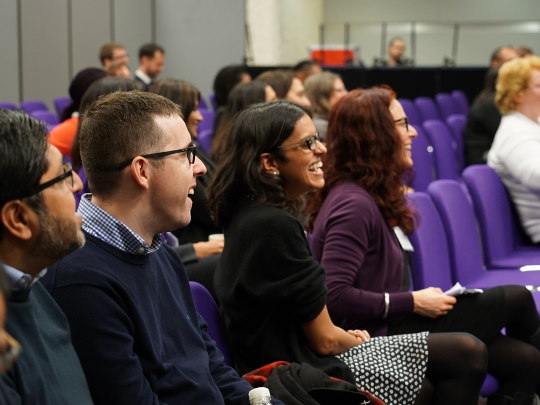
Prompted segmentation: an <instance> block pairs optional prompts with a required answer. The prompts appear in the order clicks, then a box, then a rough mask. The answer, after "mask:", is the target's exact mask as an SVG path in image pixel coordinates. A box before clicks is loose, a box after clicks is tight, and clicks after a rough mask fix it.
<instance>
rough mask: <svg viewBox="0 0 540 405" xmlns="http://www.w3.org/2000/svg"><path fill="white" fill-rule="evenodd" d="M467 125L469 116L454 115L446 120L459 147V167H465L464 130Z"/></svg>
mask: <svg viewBox="0 0 540 405" xmlns="http://www.w3.org/2000/svg"><path fill="white" fill-rule="evenodd" d="M466 124H467V116H466V115H464V114H452V115H450V116H449V117H447V118H446V125H448V128H450V131H451V133H452V135H453V136H454V141H455V142H456V145H457V151H458V158H459V159H460V160H461V161H460V162H459V166H460V167H461V168H463V167H465V153H464V149H463V148H464V146H463V130H464V129H465V125H466Z"/></svg>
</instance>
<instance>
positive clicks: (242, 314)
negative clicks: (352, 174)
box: [210, 100, 486, 405]
mask: <svg viewBox="0 0 540 405" xmlns="http://www.w3.org/2000/svg"><path fill="white" fill-rule="evenodd" d="M231 136H232V140H231V142H230V148H229V150H228V152H229V153H228V154H227V155H226V156H225V157H224V160H223V161H222V162H221V163H220V164H219V166H218V167H217V169H216V176H215V177H214V180H213V181H212V183H211V185H210V207H211V211H212V212H213V214H214V216H215V217H216V218H217V220H218V221H219V223H220V224H221V225H223V227H224V229H225V237H226V238H227V244H226V245H225V249H224V250H223V253H222V255H221V260H220V266H219V269H218V271H217V272H216V279H215V280H216V283H215V286H216V292H217V295H218V297H219V302H220V304H221V308H222V311H223V313H224V316H225V321H226V324H227V327H228V330H229V334H230V337H231V342H232V348H233V353H234V355H235V359H236V361H237V364H238V366H239V369H240V371H241V372H245V371H248V370H250V369H253V368H256V367H260V366H262V365H264V364H267V363H270V362H273V361H277V360H285V361H293V362H306V363H308V364H310V365H312V366H314V367H317V368H320V369H322V370H323V371H325V372H326V373H327V374H329V375H331V376H333V377H338V378H342V379H345V380H347V381H349V382H353V383H354V382H355V383H356V384H357V385H358V386H359V387H360V388H363V389H367V390H369V391H371V392H373V393H374V394H375V395H377V396H379V397H380V398H382V399H383V400H384V401H385V402H386V403H388V404H400V405H402V404H412V403H416V404H420V403H421V404H424V403H434V404H450V403H451V404H457V403H459V404H469V405H472V404H473V401H472V400H473V399H474V401H475V402H474V403H476V399H477V397H478V391H479V390H480V385H481V383H482V380H483V378H484V375H485V360H486V359H485V348H484V346H483V344H482V343H480V342H478V341H477V340H476V339H475V338H474V337H472V336H469V335H466V334H461V335H454V336H452V337H450V338H449V339H447V340H444V341H443V340H442V339H440V338H439V337H438V336H435V335H429V336H428V334H427V333H418V334H413V335H403V336H393V337H390V338H388V337H382V338H375V339H371V340H370V339H369V335H367V334H366V333H365V331H360V330H348V331H347V330H344V329H341V328H340V327H338V326H335V325H334V324H333V323H332V321H331V320H330V317H329V315H328V310H327V307H326V287H325V285H324V278H325V275H324V268H323V267H322V266H321V265H320V264H319V263H318V262H317V261H316V260H315V259H314V258H313V257H312V256H311V253H310V250H309V247H308V243H307V239H306V233H305V231H304V228H303V227H302V225H301V223H300V222H299V220H298V219H297V217H298V215H299V213H300V211H301V208H302V204H301V201H302V199H301V197H302V196H303V195H305V194H306V193H309V192H311V191H313V190H316V189H320V188H321V187H323V186H324V178H323V171H322V163H321V158H323V156H324V154H325V153H326V148H325V146H324V145H323V144H322V143H321V142H320V141H319V139H318V137H317V135H316V131H315V126H314V125H313V122H312V121H311V119H310V117H309V115H308V113H307V112H306V110H305V109H303V108H302V107H300V106H299V105H297V104H293V103H290V102H287V101H281V100H280V101H273V102H270V103H266V104H259V105H256V106H252V107H250V108H249V109H247V110H246V111H244V112H242V113H241V114H240V115H239V116H238V118H237V120H236V122H235V124H234V127H233V130H232V134H231ZM362 305H363V304H362V303H359V304H358V306H362ZM459 342H462V343H461V345H460V344H459ZM443 343H445V344H444V345H443ZM446 343H448V344H446ZM432 347H437V349H438V350H437V351H434V352H432V351H431V350H430V351H429V354H428V348H430V349H431V348H432ZM447 358H450V359H454V360H453V361H450V362H449V361H447ZM424 376H427V378H428V380H429V382H430V384H429V385H432V387H433V391H434V394H433V397H434V401H433V402H427V399H426V398H423V394H424V392H422V395H421V396H420V397H421V398H423V401H420V398H417V395H418V393H419V391H420V389H421V386H422V380H423V378H424ZM415 399H416V402H415Z"/></svg>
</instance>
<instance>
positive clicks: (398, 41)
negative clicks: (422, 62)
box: [382, 37, 407, 68]
mask: <svg viewBox="0 0 540 405" xmlns="http://www.w3.org/2000/svg"><path fill="white" fill-rule="evenodd" d="M406 49H407V44H406V43H405V40H404V39H403V38H401V37H394V38H392V39H391V40H390V42H389V43H388V47H387V48H386V52H387V54H388V56H387V59H386V60H385V61H383V63H382V66H386V67H392V68H393V67H402V66H406V65H407V61H406V59H405V58H404V55H405V50H406Z"/></svg>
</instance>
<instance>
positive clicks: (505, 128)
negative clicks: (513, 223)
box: [488, 56, 540, 244]
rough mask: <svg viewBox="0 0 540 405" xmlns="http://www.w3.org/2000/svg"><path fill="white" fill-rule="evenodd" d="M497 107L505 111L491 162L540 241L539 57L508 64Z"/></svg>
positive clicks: (499, 80) (502, 74)
mask: <svg viewBox="0 0 540 405" xmlns="http://www.w3.org/2000/svg"><path fill="white" fill-rule="evenodd" d="M495 101H496V103H497V107H499V110H500V111H501V113H502V114H503V117H502V120H501V124H500V125H499V129H498V130H497V133H496V134H495V139H494V140H493V145H492V147H491V149H490V151H489V153H488V164H489V165H490V166H491V167H493V168H494V169H495V171H496V172H497V173H498V174H499V176H500V177H501V180H502V181H503V183H504V185H505V186H506V188H507V189H508V191H509V193H510V197H511V198H512V201H513V202H514V205H515V206H516V208H517V211H518V214H519V217H520V219H521V224H522V225H523V228H524V230H525V232H526V233H527V234H528V235H529V237H530V238H531V240H532V241H533V242H534V243H536V244H539V243H540V124H539V121H538V119H539V117H540V58H539V57H537V56H532V57H530V58H519V59H514V60H512V61H509V62H507V63H505V64H504V65H503V66H501V69H500V70H499V76H498V78H497V94H496V96H495Z"/></svg>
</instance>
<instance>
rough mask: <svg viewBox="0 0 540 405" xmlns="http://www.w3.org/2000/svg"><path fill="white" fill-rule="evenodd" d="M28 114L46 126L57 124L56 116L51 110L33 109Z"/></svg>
mask: <svg viewBox="0 0 540 405" xmlns="http://www.w3.org/2000/svg"><path fill="white" fill-rule="evenodd" d="M30 115H31V116H32V117H34V118H36V119H38V120H40V121H43V122H44V123H46V124H47V125H48V126H53V127H54V126H56V125H58V124H59V121H58V117H57V116H56V114H54V113H53V112H50V111H49V110H35V111H32V112H31V113H30Z"/></svg>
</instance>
